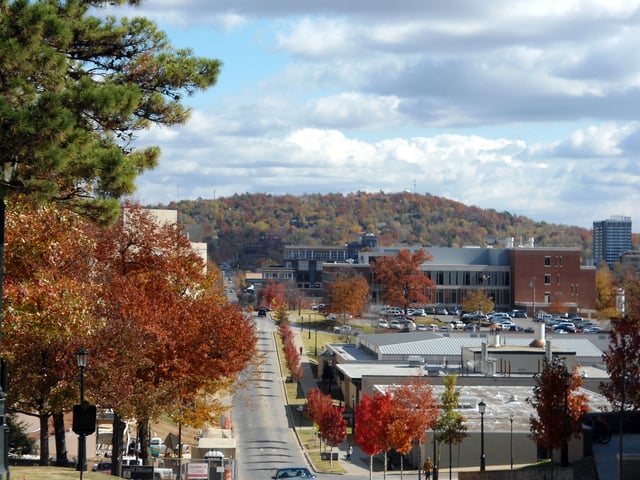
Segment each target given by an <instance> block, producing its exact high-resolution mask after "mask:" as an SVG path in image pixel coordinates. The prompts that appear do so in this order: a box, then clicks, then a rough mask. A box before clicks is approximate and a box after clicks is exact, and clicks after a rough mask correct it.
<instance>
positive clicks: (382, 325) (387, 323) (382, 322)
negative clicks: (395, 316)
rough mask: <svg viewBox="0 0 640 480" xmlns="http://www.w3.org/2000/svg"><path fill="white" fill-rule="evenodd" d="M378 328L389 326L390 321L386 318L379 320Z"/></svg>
mask: <svg viewBox="0 0 640 480" xmlns="http://www.w3.org/2000/svg"><path fill="white" fill-rule="evenodd" d="M378 328H389V322H387V321H386V320H385V319H384V318H381V319H380V320H378Z"/></svg>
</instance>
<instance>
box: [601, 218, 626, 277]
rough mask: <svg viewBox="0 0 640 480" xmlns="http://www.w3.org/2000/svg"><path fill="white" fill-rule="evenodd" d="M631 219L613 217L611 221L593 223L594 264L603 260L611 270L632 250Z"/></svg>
mask: <svg viewBox="0 0 640 480" xmlns="http://www.w3.org/2000/svg"><path fill="white" fill-rule="evenodd" d="M632 249H633V243H632V241H631V217H623V216H612V217H611V218H609V220H601V221H599V222H593V263H594V265H595V266H598V264H599V263H600V261H601V260H604V261H605V262H607V265H609V268H611V267H612V266H613V264H614V263H616V262H618V261H620V255H622V254H623V253H625V252H627V251H629V250H632Z"/></svg>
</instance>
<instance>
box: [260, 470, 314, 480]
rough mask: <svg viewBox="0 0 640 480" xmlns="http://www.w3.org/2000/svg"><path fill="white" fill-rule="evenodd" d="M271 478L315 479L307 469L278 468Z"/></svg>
mask: <svg viewBox="0 0 640 480" xmlns="http://www.w3.org/2000/svg"><path fill="white" fill-rule="evenodd" d="M271 478H274V479H276V478H316V476H315V475H314V474H312V473H311V471H309V469H308V468H307V467H285V468H278V469H277V470H276V471H275V472H273V475H272V477H271Z"/></svg>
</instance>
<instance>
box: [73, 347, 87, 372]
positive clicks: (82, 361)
mask: <svg viewBox="0 0 640 480" xmlns="http://www.w3.org/2000/svg"><path fill="white" fill-rule="evenodd" d="M76 362H77V364H78V367H80V368H85V367H86V366H87V363H88V362H89V352H87V351H86V350H85V349H84V348H82V350H80V351H79V352H76Z"/></svg>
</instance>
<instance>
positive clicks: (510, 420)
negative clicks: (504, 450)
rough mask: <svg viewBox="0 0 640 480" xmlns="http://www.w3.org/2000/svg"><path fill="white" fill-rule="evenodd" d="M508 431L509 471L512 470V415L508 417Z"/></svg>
mask: <svg viewBox="0 0 640 480" xmlns="http://www.w3.org/2000/svg"><path fill="white" fill-rule="evenodd" d="M509 423H510V427H511V428H510V431H509V457H510V458H511V470H513V413H512V414H511V415H509Z"/></svg>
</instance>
